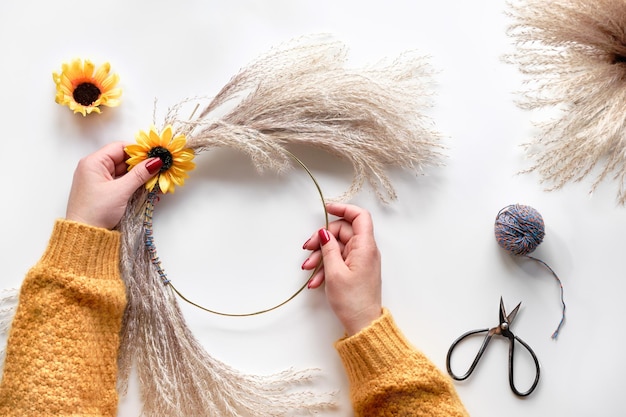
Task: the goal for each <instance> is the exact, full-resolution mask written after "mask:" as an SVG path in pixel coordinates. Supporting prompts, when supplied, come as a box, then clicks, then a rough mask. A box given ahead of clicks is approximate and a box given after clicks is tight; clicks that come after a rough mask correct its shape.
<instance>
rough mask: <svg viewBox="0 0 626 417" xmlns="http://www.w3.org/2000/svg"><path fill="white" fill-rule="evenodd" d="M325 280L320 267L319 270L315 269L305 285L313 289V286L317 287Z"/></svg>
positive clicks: (322, 269)
mask: <svg viewBox="0 0 626 417" xmlns="http://www.w3.org/2000/svg"><path fill="white" fill-rule="evenodd" d="M324 280H325V276H324V268H320V270H319V271H317V272H316V273H315V274H314V275H313V276H312V277H311V279H309V282H308V284H307V287H308V288H309V289H311V290H312V289H315V288H319V287H320V286H321V285H322V284H323V283H324Z"/></svg>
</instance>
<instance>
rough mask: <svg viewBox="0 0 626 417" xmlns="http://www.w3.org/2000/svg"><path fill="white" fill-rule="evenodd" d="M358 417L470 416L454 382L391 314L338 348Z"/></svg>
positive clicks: (384, 311)
mask: <svg viewBox="0 0 626 417" xmlns="http://www.w3.org/2000/svg"><path fill="white" fill-rule="evenodd" d="M335 347H336V349H337V351H338V352H339V356H340V357H341V359H342V361H343V364H344V367H345V368H346V372H347V375H348V380H349V382H350V396H351V399H352V403H353V405H354V414H355V416H357V417H360V416H363V417H378V416H380V417H383V416H384V417H387V416H389V417H392V416H394V417H397V416H403V417H412V416H428V417H438V416H446V417H450V416H455V417H457V416H464V417H467V416H469V414H468V413H467V411H466V410H465V408H464V406H463V404H462V403H461V400H460V399H459V397H458V395H457V393H456V389H455V388H454V385H453V383H452V380H451V379H450V378H448V377H447V376H446V375H444V374H443V373H442V372H441V371H440V370H439V369H438V368H437V367H436V366H435V365H434V364H433V363H432V362H431V361H430V360H429V359H428V358H427V357H426V356H424V355H423V354H422V353H421V352H419V351H417V350H416V349H415V348H414V347H413V346H411V344H410V343H409V342H408V341H407V340H406V338H405V337H404V336H403V334H402V333H401V332H400V330H399V329H398V327H397V326H396V324H395V322H394V321H393V318H392V316H391V314H390V313H389V311H388V310H387V309H383V314H382V316H381V317H380V318H379V319H378V320H376V321H374V322H373V323H372V324H371V325H370V326H369V327H367V328H365V329H363V330H361V331H360V332H359V333H357V334H355V335H353V336H351V337H347V338H343V339H341V340H339V341H337V343H336V344H335Z"/></svg>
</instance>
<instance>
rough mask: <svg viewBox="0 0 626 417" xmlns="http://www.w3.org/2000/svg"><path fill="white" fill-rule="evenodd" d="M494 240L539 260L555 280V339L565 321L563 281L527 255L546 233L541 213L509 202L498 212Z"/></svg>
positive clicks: (516, 253) (517, 254) (512, 250)
mask: <svg viewBox="0 0 626 417" xmlns="http://www.w3.org/2000/svg"><path fill="white" fill-rule="evenodd" d="M494 229H495V234H496V241H497V242H498V245H500V247H501V248H503V249H504V250H506V251H507V252H508V253H510V254H511V255H516V256H523V257H526V258H528V259H532V260H533V261H536V262H539V263H540V264H541V265H543V266H544V267H546V268H547V269H548V270H549V271H550V273H551V274H552V276H553V277H554V279H555V280H556V281H557V283H558V285H559V288H560V291H561V305H562V313H561V321H560V322H559V325H558V326H557V328H556V330H555V331H554V332H553V333H552V339H556V338H557V337H558V335H559V331H560V330H561V327H562V326H563V323H565V309H566V307H565V300H564V299H563V283H562V282H561V279H560V278H559V277H558V275H557V274H556V272H554V270H553V269H552V268H550V266H549V265H548V264H547V263H545V262H544V261H542V260H541V259H537V258H534V257H532V256H530V255H529V253H532V252H533V251H534V250H535V249H537V246H539V245H540V244H541V242H543V238H544V236H545V235H546V231H545V224H544V222H543V217H541V214H540V213H539V212H538V211H537V210H535V209H534V208H532V207H530V206H525V205H522V204H511V205H509V206H506V207H504V208H503V209H502V210H500V211H499V212H498V215H497V216H496V222H495V226H494Z"/></svg>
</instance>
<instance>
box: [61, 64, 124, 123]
mask: <svg viewBox="0 0 626 417" xmlns="http://www.w3.org/2000/svg"><path fill="white" fill-rule="evenodd" d="M94 70H95V72H94ZM110 71H111V65H110V64H109V63H108V62H105V63H104V64H102V65H100V67H98V69H96V67H95V65H94V64H93V63H92V62H91V61H89V60H88V59H85V60H82V59H74V60H73V61H71V62H69V63H67V62H65V63H63V64H62V66H61V72H60V73H57V72H53V73H52V79H53V80H54V83H55V84H56V87H57V95H56V98H55V101H56V102H57V103H59V104H61V105H63V106H68V107H69V108H70V110H73V111H74V113H81V114H82V115H83V116H86V115H87V114H90V113H92V112H95V113H100V106H108V107H115V106H118V105H119V104H120V96H121V95H122V90H121V89H120V88H116V87H115V86H116V85H117V83H118V81H119V76H118V75H117V74H111V73H110Z"/></svg>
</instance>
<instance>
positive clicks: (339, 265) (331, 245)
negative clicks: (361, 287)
mask: <svg viewBox="0 0 626 417" xmlns="http://www.w3.org/2000/svg"><path fill="white" fill-rule="evenodd" d="M318 237H319V239H320V244H321V245H322V246H321V251H322V259H323V261H324V269H325V270H329V271H338V272H342V270H345V269H346V268H347V266H346V264H345V263H344V259H343V255H342V249H341V247H340V245H339V242H338V241H337V239H336V238H335V236H334V235H333V234H332V233H330V232H329V231H328V230H326V229H320V230H319V231H318Z"/></svg>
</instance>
